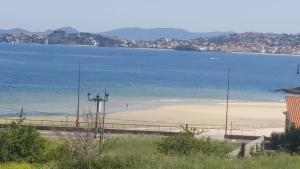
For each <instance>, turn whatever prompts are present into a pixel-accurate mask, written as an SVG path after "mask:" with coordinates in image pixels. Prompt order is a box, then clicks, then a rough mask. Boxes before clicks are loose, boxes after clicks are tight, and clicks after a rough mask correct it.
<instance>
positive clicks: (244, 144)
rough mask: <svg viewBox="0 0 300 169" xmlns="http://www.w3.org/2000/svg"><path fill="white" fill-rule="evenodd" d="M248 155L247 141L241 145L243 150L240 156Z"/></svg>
mask: <svg viewBox="0 0 300 169" xmlns="http://www.w3.org/2000/svg"><path fill="white" fill-rule="evenodd" d="M245 155H246V143H242V145H241V152H240V154H239V156H240V157H245Z"/></svg>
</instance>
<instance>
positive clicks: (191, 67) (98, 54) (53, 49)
mask: <svg viewBox="0 0 300 169" xmlns="http://www.w3.org/2000/svg"><path fill="white" fill-rule="evenodd" d="M79 61H80V62H81V68H82V90H81V101H82V107H81V109H82V110H85V111H88V110H90V109H91V110H94V109H93V108H94V107H95V104H94V103H89V102H88V101H87V97H86V93H87V92H91V93H93V94H97V93H100V94H102V93H103V91H104V89H105V88H107V89H108V90H109V93H110V95H111V98H110V102H109V108H108V109H109V110H110V111H120V110H125V109H126V104H128V105H129V109H136V108H149V107H153V106H158V105H165V104H185V103H199V102H215V101H220V100H225V98H226V88H227V69H228V68H229V67H230V68H231V69H232V77H231V94H230V99H231V100H237V101H280V100H283V99H284V95H283V94H282V93H275V92H273V91H274V90H276V89H280V88H286V87H296V86H300V77H299V76H297V75H296V69H297V64H298V63H300V57H298V56H271V55H252V54H250V55H249V54H229V53H201V52H179V51H172V50H147V49H122V48H94V47H75V46H41V45H10V44H0V77H1V78H0V110H1V111H0V112H1V113H2V114H14V113H16V112H18V111H19V109H20V108H21V107H22V106H24V109H25V110H26V112H28V113H29V112H31V113H36V114H42V113H73V112H75V105H76V86H77V76H78V75H77V72H78V62H79Z"/></svg>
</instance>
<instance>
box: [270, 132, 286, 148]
mask: <svg viewBox="0 0 300 169" xmlns="http://www.w3.org/2000/svg"><path fill="white" fill-rule="evenodd" d="M284 142H285V135H284V133H275V132H274V133H272V134H271V143H272V148H273V149H279V148H280V147H281V146H282V145H284Z"/></svg>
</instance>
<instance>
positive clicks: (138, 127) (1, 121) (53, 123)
mask: <svg viewBox="0 0 300 169" xmlns="http://www.w3.org/2000/svg"><path fill="white" fill-rule="evenodd" d="M17 120H19V119H9V118H0V126H1V125H8V124H10V123H11V122H13V121H17ZM111 121H112V120H111V119H110V121H108V122H107V123H105V125H104V128H105V129H107V130H108V129H110V130H111V131H113V130H118V131H121V130H123V131H128V132H130V131H145V132H152V133H153V132H157V133H161V132H168V133H178V132H180V131H182V129H183V127H182V125H181V124H171V123H162V124H158V122H157V123H156V124H154V123H150V122H148V124H143V123H147V122H143V123H141V122H135V121H127V122H123V123H122V122H111ZM124 121H125V120H124ZM22 124H23V125H28V126H35V127H40V128H41V129H44V130H46V129H48V128H63V127H64V128H75V126H76V123H75V121H69V120H33V119H25V120H24V121H23V123H22ZM93 127H94V125H93V123H91V122H80V128H93ZM100 127H102V126H101V124H100ZM188 127H189V128H194V129H195V131H196V133H201V136H215V137H223V136H224V134H225V130H224V126H221V125H208V124H202V125H200V124H192V125H188ZM228 132H229V133H230V134H231V135H255V129H254V128H250V127H249V126H233V127H232V128H230V129H229V130H228Z"/></svg>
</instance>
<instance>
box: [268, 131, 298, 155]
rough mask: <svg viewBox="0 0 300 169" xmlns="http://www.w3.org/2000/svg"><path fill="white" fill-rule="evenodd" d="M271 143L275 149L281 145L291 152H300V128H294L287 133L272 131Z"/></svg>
mask: <svg viewBox="0 0 300 169" xmlns="http://www.w3.org/2000/svg"><path fill="white" fill-rule="evenodd" d="M271 143H272V147H273V148H274V149H277V148H279V147H280V148H284V149H286V150H288V151H289V152H291V153H300V129H299V128H292V129H290V130H289V131H287V132H286V133H272V135H271Z"/></svg>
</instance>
